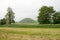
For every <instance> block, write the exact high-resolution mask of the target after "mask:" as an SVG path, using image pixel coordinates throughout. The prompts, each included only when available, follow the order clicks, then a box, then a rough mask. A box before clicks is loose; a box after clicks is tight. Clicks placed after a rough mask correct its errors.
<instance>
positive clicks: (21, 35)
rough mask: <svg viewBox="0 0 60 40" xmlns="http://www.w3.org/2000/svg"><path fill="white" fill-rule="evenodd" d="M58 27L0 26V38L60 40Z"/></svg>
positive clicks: (8, 39) (10, 39)
mask: <svg viewBox="0 0 60 40" xmlns="http://www.w3.org/2000/svg"><path fill="white" fill-rule="evenodd" d="M59 30H60V28H9V27H0V40H60V31H59Z"/></svg>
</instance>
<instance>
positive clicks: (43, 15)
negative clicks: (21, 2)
mask: <svg viewBox="0 0 60 40" xmlns="http://www.w3.org/2000/svg"><path fill="white" fill-rule="evenodd" d="M54 12H55V11H54V9H53V7H47V6H42V7H41V9H39V16H38V22H39V23H40V24H50V23H51V15H52V14H53V13H54Z"/></svg>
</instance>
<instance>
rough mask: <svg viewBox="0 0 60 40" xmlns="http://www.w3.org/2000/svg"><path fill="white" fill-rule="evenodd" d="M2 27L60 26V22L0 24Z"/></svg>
mask: <svg viewBox="0 0 60 40" xmlns="http://www.w3.org/2000/svg"><path fill="white" fill-rule="evenodd" d="M0 27H12V28H14V27H15V28H60V24H31V23H30V24H29V23H27V24H24V23H23V24H21V23H18V24H10V25H7V24H6V25H0Z"/></svg>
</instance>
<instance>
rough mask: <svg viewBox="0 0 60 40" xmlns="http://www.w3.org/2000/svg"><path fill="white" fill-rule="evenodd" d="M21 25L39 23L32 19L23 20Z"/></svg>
mask: <svg viewBox="0 0 60 40" xmlns="http://www.w3.org/2000/svg"><path fill="white" fill-rule="evenodd" d="M20 23H37V22H36V21H35V20H33V19H31V18H25V19H22V20H21V21H20Z"/></svg>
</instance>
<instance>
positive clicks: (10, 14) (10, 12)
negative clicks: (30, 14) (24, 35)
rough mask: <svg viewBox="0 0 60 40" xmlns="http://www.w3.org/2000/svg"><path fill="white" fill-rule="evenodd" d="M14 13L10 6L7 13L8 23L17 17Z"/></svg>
mask: <svg viewBox="0 0 60 40" xmlns="http://www.w3.org/2000/svg"><path fill="white" fill-rule="evenodd" d="M14 14H15V13H14V12H13V10H12V8H10V7H8V9H7V14H6V15H5V18H6V20H7V24H11V23H13V20H14V18H15V16H14Z"/></svg>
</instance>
